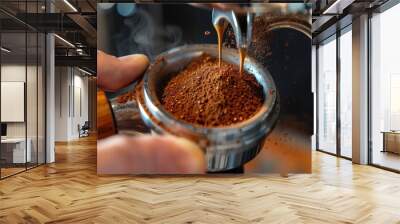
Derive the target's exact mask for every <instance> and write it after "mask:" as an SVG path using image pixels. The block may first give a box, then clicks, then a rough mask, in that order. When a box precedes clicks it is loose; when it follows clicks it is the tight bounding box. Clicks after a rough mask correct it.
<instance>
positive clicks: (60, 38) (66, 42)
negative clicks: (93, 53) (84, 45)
mask: <svg viewBox="0 0 400 224" xmlns="http://www.w3.org/2000/svg"><path fill="white" fill-rule="evenodd" d="M54 36H55V37H57V38H58V39H59V40H61V41H62V42H64V43H65V44H67V45H68V46H70V47H72V48H75V45H73V44H72V43H71V42H69V41H68V40H66V39H64V38H62V37H60V36H59V35H57V34H54Z"/></svg>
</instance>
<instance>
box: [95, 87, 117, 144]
mask: <svg viewBox="0 0 400 224" xmlns="http://www.w3.org/2000/svg"><path fill="white" fill-rule="evenodd" d="M116 133H117V128H116V125H115V121H114V115H113V112H112V109H111V104H110V102H109V101H108V98H107V96H106V94H105V92H104V91H102V90H97V139H103V138H106V137H109V136H111V135H114V134H116Z"/></svg>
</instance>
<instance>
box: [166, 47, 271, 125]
mask: <svg viewBox="0 0 400 224" xmlns="http://www.w3.org/2000/svg"><path fill="white" fill-rule="evenodd" d="M263 101H264V95H263V91H262V86H261V85H260V84H259V83H258V82H257V81H256V79H255V78H254V76H252V75H250V74H248V73H246V72H243V74H242V75H241V74H240V73H239V68H238V66H236V65H232V64H228V63H226V62H222V63H221V67H219V66H218V59H215V58H211V57H210V56H209V55H203V56H202V57H200V58H198V59H196V60H194V61H192V62H191V63H190V64H189V65H188V66H187V67H186V68H185V69H183V70H182V71H181V72H179V73H178V74H176V75H175V76H173V78H172V79H171V80H169V81H168V82H167V84H166V85H165V87H164V90H163V91H162V97H161V103H162V105H163V106H164V108H165V109H166V110H167V111H169V112H170V113H172V114H173V115H174V116H175V117H177V118H178V119H181V120H184V121H186V122H189V123H192V124H197V125H201V126H205V127H220V126H227V125H231V124H234V123H238V122H241V121H244V120H246V119H248V118H250V117H251V116H253V115H254V114H255V113H256V112H257V111H258V110H259V109H260V107H261V105H262V103H263Z"/></svg>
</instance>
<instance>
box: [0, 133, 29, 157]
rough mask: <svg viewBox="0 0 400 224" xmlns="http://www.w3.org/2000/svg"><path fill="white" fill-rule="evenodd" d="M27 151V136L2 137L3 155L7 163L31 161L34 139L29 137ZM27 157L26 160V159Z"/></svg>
mask: <svg viewBox="0 0 400 224" xmlns="http://www.w3.org/2000/svg"><path fill="white" fill-rule="evenodd" d="M26 142H27V143H28V144H27V146H28V147H26V152H25V138H5V139H1V157H2V159H5V161H6V163H25V162H31V159H32V153H31V151H32V150H31V146H32V140H31V139H30V138H28V139H27V140H26ZM25 153H26V154H25ZM25 159H26V161H25Z"/></svg>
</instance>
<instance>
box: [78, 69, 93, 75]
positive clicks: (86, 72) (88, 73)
mask: <svg viewBox="0 0 400 224" xmlns="http://www.w3.org/2000/svg"><path fill="white" fill-rule="evenodd" d="M78 70H79V71H81V72H83V73H85V74H87V75H90V76H91V75H93V74H92V73H90V72H88V71H86V70H83V69H81V68H79V67H78Z"/></svg>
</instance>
